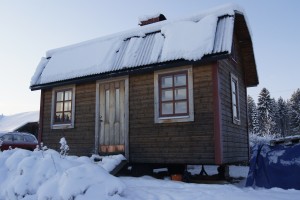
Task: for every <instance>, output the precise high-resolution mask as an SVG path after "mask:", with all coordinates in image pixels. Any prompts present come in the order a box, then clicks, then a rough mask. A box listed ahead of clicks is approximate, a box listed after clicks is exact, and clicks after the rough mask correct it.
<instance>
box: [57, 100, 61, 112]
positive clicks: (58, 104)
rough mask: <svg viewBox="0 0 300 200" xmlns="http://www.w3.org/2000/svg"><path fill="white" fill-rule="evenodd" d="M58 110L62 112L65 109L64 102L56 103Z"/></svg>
mask: <svg viewBox="0 0 300 200" xmlns="http://www.w3.org/2000/svg"><path fill="white" fill-rule="evenodd" d="M56 111H57V112H62V111H63V103H62V102H61V103H56Z"/></svg>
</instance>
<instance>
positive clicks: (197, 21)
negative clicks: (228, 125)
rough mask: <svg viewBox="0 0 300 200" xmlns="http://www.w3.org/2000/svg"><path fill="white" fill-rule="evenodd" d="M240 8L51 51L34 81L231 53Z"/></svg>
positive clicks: (221, 9) (226, 8) (229, 7)
mask: <svg viewBox="0 0 300 200" xmlns="http://www.w3.org/2000/svg"><path fill="white" fill-rule="evenodd" d="M236 12H238V13H243V9H241V8H240V7H239V6H237V5H235V4H228V5H226V6H221V7H218V8H215V9H212V10H209V11H206V12H202V13H200V14H197V15H193V16H191V17H188V18H184V19H181V20H175V21H169V20H165V21H161V22H157V23H154V24H150V25H146V26H142V27H138V28H136V29H133V30H129V31H125V32H121V33H117V34H113V35H109V36H106V37H101V38H97V39H93V40H89V41H86V42H82V43H78V44H74V45H70V46H66V47H63V48H58V49H54V50H50V51H48V52H47V53H46V57H43V58H42V59H41V61H40V63H39V65H38V67H37V69H36V72H35V74H34V75H33V77H32V80H31V84H30V85H31V87H32V86H35V85H44V84H48V83H53V82H58V81H64V80H69V79H74V78H80V77H85V76H90V75H98V74H102V73H107V72H113V71H119V70H123V69H127V68H133V67H138V66H146V65H151V64H157V63H164V62H168V61H175V60H181V59H182V60H187V61H197V60H201V58H202V57H203V56H205V55H210V54H216V53H224V52H227V53H230V52H231V45H232V37H233V25H234V14H235V13H236Z"/></svg>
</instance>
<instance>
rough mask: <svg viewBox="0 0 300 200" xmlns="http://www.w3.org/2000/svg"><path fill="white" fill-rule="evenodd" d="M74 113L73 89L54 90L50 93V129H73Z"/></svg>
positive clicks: (72, 87)
mask: <svg viewBox="0 0 300 200" xmlns="http://www.w3.org/2000/svg"><path fill="white" fill-rule="evenodd" d="M74 113H75V87H74V86H71V87H64V88H56V89H53V91H52V111H51V127H52V128H53V129H62V128H73V127H74Z"/></svg>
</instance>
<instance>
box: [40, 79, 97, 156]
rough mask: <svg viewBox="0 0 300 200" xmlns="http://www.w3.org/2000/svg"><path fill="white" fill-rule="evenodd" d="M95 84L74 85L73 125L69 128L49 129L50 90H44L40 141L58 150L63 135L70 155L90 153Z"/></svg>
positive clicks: (92, 140) (91, 150)
mask: <svg viewBox="0 0 300 200" xmlns="http://www.w3.org/2000/svg"><path fill="white" fill-rule="evenodd" d="M95 91H96V84H95V83H90V84H81V85H76V87H75V95H76V98H75V101H76V102H75V125H74V128H70V129H51V124H50V123H51V108H52V105H51V103H52V102H51V99H52V90H44V96H45V98H44V99H45V101H44V118H43V122H44V123H43V133H42V141H43V142H44V145H46V146H47V147H48V148H51V149H55V150H57V151H59V147H60V144H59V140H60V138H61V137H65V138H66V140H67V143H68V145H69V146H70V152H69V153H70V154H72V155H90V154H92V153H93V151H94V144H95V142H94V141H95V99H96V97H95V93H96V92H95Z"/></svg>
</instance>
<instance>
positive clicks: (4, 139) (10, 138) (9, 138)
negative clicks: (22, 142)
mask: <svg viewBox="0 0 300 200" xmlns="http://www.w3.org/2000/svg"><path fill="white" fill-rule="evenodd" d="M2 140H3V141H4V142H6V141H12V135H4V136H3V137H2Z"/></svg>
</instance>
